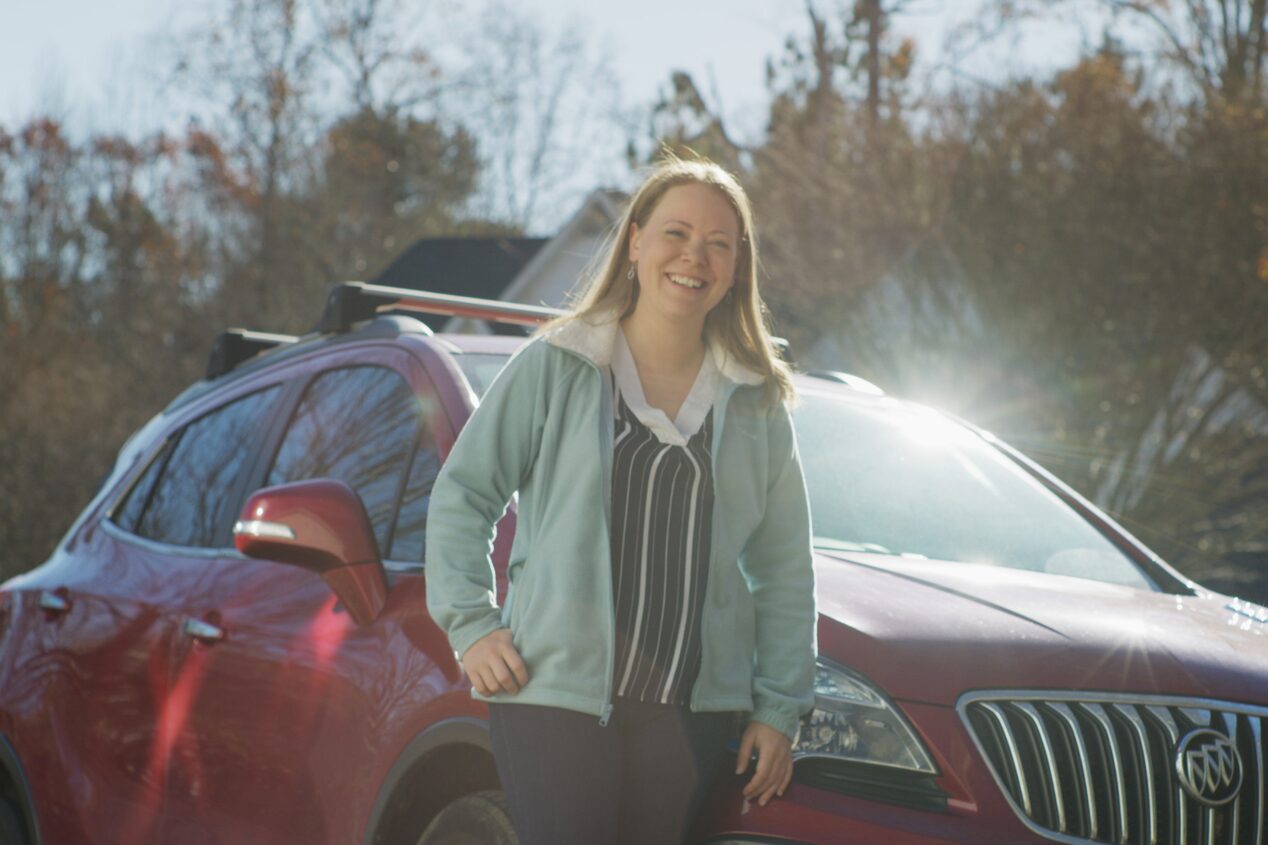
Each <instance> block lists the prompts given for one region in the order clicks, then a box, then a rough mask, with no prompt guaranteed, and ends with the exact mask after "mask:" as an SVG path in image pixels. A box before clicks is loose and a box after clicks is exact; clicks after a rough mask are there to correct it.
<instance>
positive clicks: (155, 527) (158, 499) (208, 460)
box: [125, 388, 277, 547]
mask: <svg viewBox="0 0 1268 845" xmlns="http://www.w3.org/2000/svg"><path fill="white" fill-rule="evenodd" d="M276 393H277V389H276V388H270V389H268V390H262V391H260V392H258V393H253V394H251V395H250V396H247V397H245V398H243V399H239V400H238V401H236V402H233V403H230V404H229V405H226V406H224V407H223V408H220V409H219V410H216V411H213V412H212V413H210V414H207V415H206V416H203V417H200V418H199V419H197V420H195V421H194V422H192V423H190V424H189V425H187V426H186V427H185V429H184V430H183V431H182V432H181V434H180V439H179V440H177V441H176V446H175V448H174V449H173V450H172V456H171V458H169V459H168V461H167V465H166V466H165V467H164V468H163V471H162V475H161V476H160V477H159V480H158V484H157V485H156V486H155V488H154V492H153V494H152V495H151V496H150V501H149V504H148V505H147V506H146V507H145V512H144V513H143V514H142V516H141V521H140V523H139V525H138V527H137V529H136V531H137V533H138V534H140V535H141V536H143V537H149V538H150V539H152V540H160V541H162V542H164V543H173V544H176V545H179V546H208V547H210V546H216V545H218V543H217V537H216V529H217V527H219V526H221V525H223V524H224V523H225V520H226V519H227V518H228V517H229V515H230V514H232V513H233V512H235V511H236V510H237V508H238V505H239V502H237V501H231V500H230V496H231V495H232V494H233V493H234V492H235V491H236V487H235V482H237V481H238V479H239V477H240V475H241V474H242V471H243V470H244V469H245V468H246V463H247V461H248V459H249V458H250V456H251V453H252V451H253V450H254V449H255V446H256V444H257V443H258V442H259V438H260V436H261V433H262V431H263V429H264V426H265V424H266V415H267V412H268V408H269V405H270V404H271V402H272V399H273V397H274V396H275V395H276ZM129 505H131V502H129ZM125 509H126V508H125Z"/></svg>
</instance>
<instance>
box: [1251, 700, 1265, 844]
mask: <svg viewBox="0 0 1268 845" xmlns="http://www.w3.org/2000/svg"><path fill="white" fill-rule="evenodd" d="M1250 735H1251V736H1252V737H1254V738H1255V772H1256V773H1257V774H1258V777H1257V778H1256V780H1257V781H1258V783H1259V800H1258V801H1257V802H1256V804H1258V809H1257V810H1256V811H1255V838H1254V839H1253V840H1252V841H1254V842H1263V841H1264V804H1268V784H1265V783H1264V778H1265V776H1268V772H1265V771H1264V737H1263V733H1262V728H1261V726H1260V719H1259V717H1258V716H1251V717H1250Z"/></svg>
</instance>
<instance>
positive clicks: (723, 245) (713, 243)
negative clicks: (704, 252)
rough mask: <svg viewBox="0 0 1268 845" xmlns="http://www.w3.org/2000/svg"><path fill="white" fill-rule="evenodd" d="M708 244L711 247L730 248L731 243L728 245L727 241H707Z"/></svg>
mask: <svg viewBox="0 0 1268 845" xmlns="http://www.w3.org/2000/svg"><path fill="white" fill-rule="evenodd" d="M709 246H712V247H717V248H718V249H730V248H731V245H730V244H729V243H727V242H726V241H709Z"/></svg>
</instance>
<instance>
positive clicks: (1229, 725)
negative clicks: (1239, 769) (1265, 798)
mask: <svg viewBox="0 0 1268 845" xmlns="http://www.w3.org/2000/svg"><path fill="white" fill-rule="evenodd" d="M1220 715H1221V716H1223V717H1224V730H1225V732H1226V733H1228V735H1229V736H1230V737H1231V738H1232V740H1233V744H1234V745H1236V744H1237V714H1235V713H1227V712H1225V713H1221V714H1220ZM1243 762H1244V761H1243ZM1242 783H1243V784H1245V783H1246V773H1245V772H1244V771H1243V773H1242ZM1256 785H1258V780H1256ZM1241 803H1242V799H1241V796H1240V795H1239V796H1238V797H1237V798H1236V799H1235V800H1234V801H1233V806H1232V809H1230V810H1229V813H1230V819H1231V822H1230V823H1231V825H1232V828H1231V829H1230V830H1229V833H1228V836H1226V837H1224V841H1225V843H1227V845H1237V818H1238V816H1239V815H1240V814H1241V811H1242V808H1241Z"/></svg>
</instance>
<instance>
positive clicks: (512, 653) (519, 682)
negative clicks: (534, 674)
mask: <svg viewBox="0 0 1268 845" xmlns="http://www.w3.org/2000/svg"><path fill="white" fill-rule="evenodd" d="M502 659H503V660H505V661H506V666H507V668H508V669H510V670H511V674H512V675H514V676H515V682H516V687H515V691H516V692H519V688H520V687H522V686H524V685H525V684H527V683H528V667H527V666H525V665H524V658H522V657H520V653H519V652H518V651H516V650H515V646H513V645H511V644H510V643H507V645H506V653H505V654H503V655H502Z"/></svg>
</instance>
